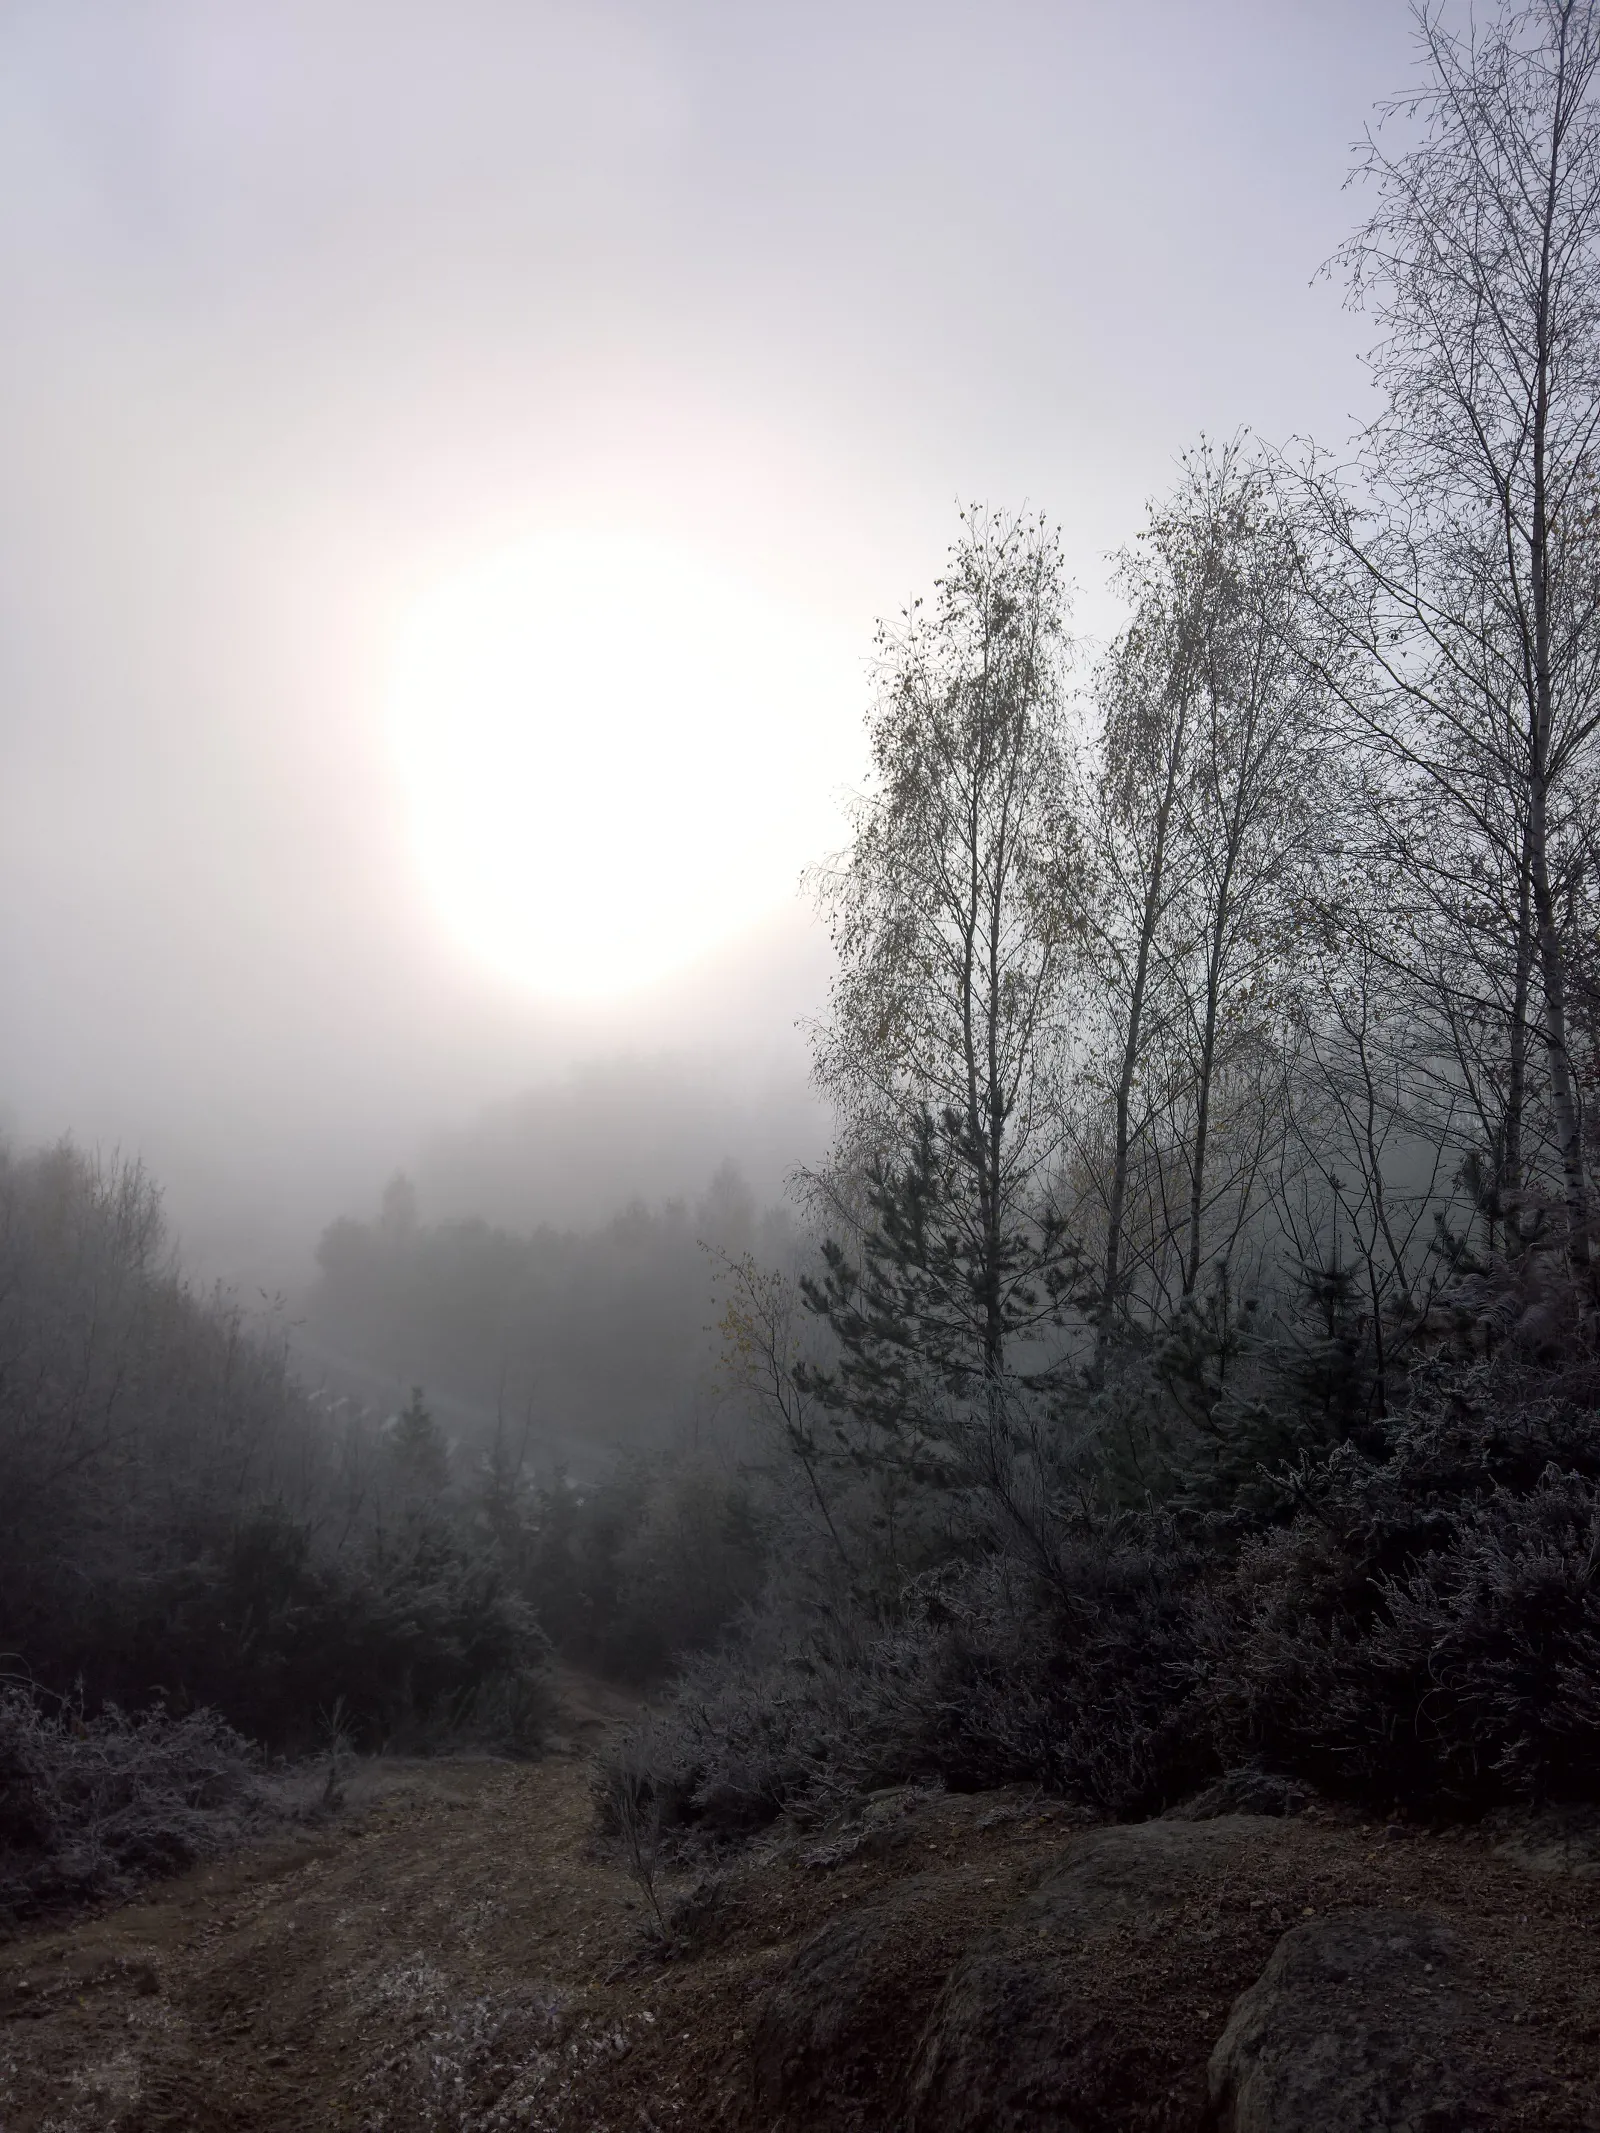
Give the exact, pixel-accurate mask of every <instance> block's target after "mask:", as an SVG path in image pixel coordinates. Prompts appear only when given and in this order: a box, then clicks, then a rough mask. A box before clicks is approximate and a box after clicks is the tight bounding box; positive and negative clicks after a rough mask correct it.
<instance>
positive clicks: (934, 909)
mask: <svg viewBox="0 0 1600 2133" xmlns="http://www.w3.org/2000/svg"><path fill="white" fill-rule="evenodd" d="M1064 611H1065V585H1064V581H1063V573H1062V565H1061V557H1060V551H1059V547H1058V544H1057V541H1056V538H1055V536H1054V535H1053V534H1052V533H1051V531H1050V530H1049V529H1048V528H1047V527H1046V526H1045V525H1043V524H1042V523H1040V522H1037V521H1029V520H1020V519H1007V518H999V517H991V516H988V515H986V514H984V513H982V512H979V511H969V512H967V513H965V514H964V515H963V520H962V531H961V536H960V538H959V540H958V541H957V543H956V544H955V547H954V549H953V551H952V554H951V558H950V563H949V567H948V569H947V570H946V572H945V575H944V576H943V578H941V580H940V581H939V584H938V588H937V593H936V597H935V600H934V603H933V606H932V609H931V611H925V610H924V609H923V608H922V607H921V605H920V603H919V604H918V605H916V606H914V607H912V608H911V609H910V610H909V611H908V613H907V614H905V615H904V616H903V617H902V618H901V621H900V623H899V624H898V625H897V626H895V627H893V628H885V629H883V630H882V631H880V635H879V662H878V686H877V695H876V702H875V705H874V708H873V711H872V714H871V719H870V727H869V732H870V741H871V753H872V773H873V774H872V783H871V788H870V790H869V791H868V793H867V794H866V796H865V797H864V798H863V799H862V800H861V801H860V803H859V805H858V806H857V809H856V813H855V820H854V837H853V841H852V843H851V846H850V849H849V851H848V852H847V853H846V854H845V855H844V857H843V858H842V860H841V861H840V862H839V863H838V864H837V865H836V866H835V867H834V868H833V869H831V870H829V871H828V872H826V873H825V874H823V875H822V876H821V877H820V878H819V880H818V883H817V888H818V891H819V900H820V902H821V905H822V908H823V910H824V912H825V914H826V916H827V918H828V921H829V924H830V928H831V931H832V936H833V941H834V946H835V949H836V951H837V954H838V960H839V974H838V977H837V980H836V982H835V985H834V989H833V997H832V1002H831V1012H830V1014H829V1017H828V1019H827V1020H826V1022H825V1023H824V1024H823V1026H822V1027H821V1028H820V1029H819V1031H818V1032H817V1038H816V1048H815V1063H816V1077H817V1081H818V1083H819V1085H820V1087H821V1088H822V1089H823V1091H824V1092H825V1093H826V1094H827V1095H828V1096H830V1097H831V1098H832V1099H833V1100H834V1102H835V1104H836V1106H837V1108H838V1110H839V1112H840V1115H841V1118H842V1121H843V1126H844V1137H843V1141H842V1143H841V1149H840V1167H842V1168H845V1169H849V1168H851V1167H852V1166H853V1167H854V1169H855V1173H856V1175H857V1176H858V1177H860V1178H865V1177H866V1176H867V1175H868V1174H869V1173H871V1174H872V1175H874V1176H875V1177H876V1180H877V1183H876V1185H875V1186H873V1187H872V1188H870V1190H869V1191H868V1193H867V1196H866V1200H865V1202H860V1201H858V1206H861V1207H862V1208H863V1210H864V1222H865V1224H866V1226H869V1227H870V1226H871V1225H873V1224H875V1223H876V1224H878V1225H879V1226H881V1222H882V1216H883V1210H884V1208H885V1207H886V1206H887V1205H888V1204H889V1201H888V1200H886V1198H885V1193H886V1191H889V1198H890V1199H893V1200H894V1201H895V1204H897V1205H898V1204H899V1199H900V1198H901V1197H903V1195H899V1194H898V1193H897V1192H895V1191H890V1190H889V1188H890V1183H891V1181H892V1180H894V1179H899V1180H900V1181H901V1183H902V1184H903V1183H905V1181H906V1180H911V1181H913V1182H914V1184H915V1190H916V1194H917V1195H920V1196H922V1198H923V1200H926V1197H927V1196H928V1195H929V1194H933V1195H936V1197H937V1200H938V1209H937V1218H936V1220H929V1221H926V1222H924V1223H923V1227H922V1231H921V1233H922V1234H924V1235H931V1234H934V1233H937V1236H938V1238H939V1248H938V1251H937V1253H936V1254H935V1255H934V1258H933V1259H932V1260H930V1262H929V1266H928V1267H927V1268H926V1269H924V1274H925V1276H926V1282H932V1283H933V1284H934V1285H935V1287H937V1289H938V1291H939V1302H938V1311H939V1312H940V1313H941V1314H942V1315H943V1318H944V1320H945V1322H946V1324H947V1329H948V1331H949V1333H950V1336H951V1337H952V1338H957V1337H958V1338H959V1340H960V1341H961V1342H963V1343H965V1344H966V1348H967V1352H968V1354H969V1357H970V1359H971V1362H972V1364H973V1365H974V1366H975V1368H976V1370H977V1371H978V1373H979V1375H980V1376H981V1378H982V1379H983V1380H984V1381H986V1382H987V1383H988V1384H989V1385H990V1386H991V1387H995V1386H998V1385H999V1383H1000V1382H1001V1381H1002V1380H1003V1378H1004V1376H1005V1373H1006V1370H1007V1367H1008V1348H1009V1346H1010V1344H1011V1343H1012V1342H1013V1341H1014V1339H1015V1338H1016V1337H1017V1336H1018V1334H1019V1333H1026V1332H1027V1331H1028V1330H1029V1329H1030V1328H1031V1327H1033V1326H1035V1325H1036V1324H1037V1323H1038V1322H1040V1320H1041V1318H1042V1317H1043V1316H1046V1315H1048V1313H1049V1311H1050V1310H1051V1309H1052V1308H1053V1304H1052V1303H1051V1299H1050V1293H1049V1291H1050V1284H1049V1282H1048V1280H1047V1279H1046V1277H1047V1276H1048V1275H1049V1273H1050V1270H1051V1269H1052V1268H1053V1267H1060V1266H1062V1265H1064V1264H1065V1263H1066V1261H1067V1259H1068V1257H1069V1256H1070V1247H1069V1246H1068V1244H1067V1242H1066V1240H1065V1239H1064V1237H1063V1236H1062V1234H1061V1231H1060V1227H1059V1225H1058V1224H1057V1223H1055V1222H1054V1221H1053V1220H1052V1219H1051V1217H1050V1214H1049V1210H1048V1208H1047V1206H1046V1204H1045V1203H1046V1196H1047V1186H1048V1180H1049V1176H1050V1171H1051V1167H1052V1164H1053V1162H1054V1158H1055V1155H1056V1152H1057V1149H1058V1146H1059V1140H1060V1133H1061V1117H1062V1104H1061V1071H1062V1060H1061V1051H1060V1043H1061V1028H1062V1013H1061V1008H1062V1000H1063V994H1064V991H1065V988H1066V986H1067V983H1068V980H1069V976H1070V972H1071V969H1072V951H1073V945H1074V942H1075V939H1076V937H1077V927H1078V921H1079V903H1080V868H1079V859H1078V853H1077V849H1076V844H1075V841H1074V836H1073V832H1072V822H1071V816H1070V812H1069V810H1068V808H1067V805H1066V791H1067V739H1066V730H1065V722H1064V709H1063V671H1064V660H1065V653H1066V630H1065V612H1064ZM838 1174H839V1173H838V1168H836V1171H835V1177H836V1178H837V1176H838ZM874 1195H875V1198H874ZM918 1220H919V1221H922V1217H921V1216H919V1218H918ZM908 1234H909V1232H908ZM926 1282H925V1283H924V1304H923V1307H922V1308H923V1315H924V1316H925V1317H926V1316H927V1313H928V1311H930V1310H931V1309H932V1308H933V1305H932V1303H931V1301H930V1300H929V1298H928V1296H927V1294H926ZM930 1322H931V1321H930Z"/></svg>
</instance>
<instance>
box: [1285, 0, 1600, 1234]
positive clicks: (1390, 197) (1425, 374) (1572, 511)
mask: <svg viewBox="0 0 1600 2133" xmlns="http://www.w3.org/2000/svg"><path fill="white" fill-rule="evenodd" d="M1415 19H1416V33H1417V41H1418V45H1419V51H1420V57H1421V60H1422V63H1423V70H1424V77H1425V78H1424V83H1423V86H1422V87H1421V88H1420V89H1419V90H1418V91H1416V92H1414V93H1413V94H1411V95H1410V96H1408V97H1406V98H1404V99H1402V100H1400V101H1399V102H1398V103H1397V104H1395V105H1394V106H1391V107H1389V108H1388V111H1387V113H1386V116H1387V117H1388V118H1390V119H1392V120H1394V121H1396V122H1397V123H1398V124H1400V125H1401V126H1402V127H1403V128H1404V129H1405V131H1406V133H1407V135H1408V145H1406V146H1405V147H1403V148H1399V149H1395V150H1391V149H1390V147H1389V146H1388V145H1387V136H1386V134H1385V131H1384V129H1383V128H1382V127H1381V126H1380V128H1379V129H1378V131H1377V132H1376V133H1374V134H1373V135H1371V136H1369V138H1368V140H1367V142H1366V144H1365V148H1364V151H1363V155H1362V159H1361V166H1360V168H1361V174H1362V175H1363V176H1364V177H1365V178H1366V179H1367V180H1368V181H1369V182H1370V184H1371V185H1372V187H1373V189H1374V194H1375V198H1374V205H1373V209H1372V212H1371V214H1370V215H1369V217H1368V219H1367V220H1366V222H1365V223H1364V224H1363V225H1362V227H1361V228H1360V229H1359V230H1358V231H1357V232H1356V234H1355V236H1354V237H1353V238H1352V239H1351V240H1350V242H1349V244H1348V245H1347V246H1346V247H1345V249H1344V251H1343V253H1342V254H1341V255H1340V256H1341V261H1342V264H1343V266H1344V267H1345V269H1346V270H1347V271H1348V274H1349V277H1350V284H1351V288H1352V292H1353V295H1354V297H1355V299H1356V300H1357V301H1358V302H1361V303H1363V304H1365V305H1367V306H1368V307H1369V308H1370V309H1371V310H1372V312H1373V313H1374V315H1375V316H1376V318H1377V320H1378V322H1379V324H1380V327H1381V329H1382V338H1381V340H1380V341H1379V343H1378V345H1377V347H1376V349H1375V350H1374V352H1373V356H1372V359H1371V360H1372V371H1373V376H1374V380H1375V383H1376V384H1377V386H1378V388H1379V390H1380V392H1381V394H1382V396H1383V407H1382V411H1381V413H1380V414H1379V416H1378V417H1377V419H1376V420H1375V421H1374V423H1373V424H1372V425H1371V427H1370V429H1369V430H1368V431H1367V433H1366V436H1365V439H1364V444H1363V449H1362V451H1361V454H1360V457H1359V459H1358V461H1357V462H1356V463H1355V464H1354V465H1353V466H1352V467H1350V468H1347V469H1344V470H1335V471H1332V472H1330V471H1329V470H1328V469H1327V468H1326V467H1317V466H1313V467H1312V468H1311V470H1310V474H1311V478H1310V480H1309V481H1308V482H1307V484H1306V488H1305V491H1304V493H1305V495H1306V497H1307V499H1308V501H1309V503H1310V506H1311V510H1312V516H1313V519H1314V521H1315V523H1316V525H1317V527H1318V530H1319V532H1320V534H1321V536H1322V537H1323V540H1324V543H1325V549H1324V557H1325V560H1326V561H1327V562H1330V563H1332V564H1333V565H1334V566H1336V567H1335V568H1334V569H1332V570H1331V571H1330V572H1328V573H1327V575H1326V577H1321V576H1319V577H1316V578H1313V580H1311V583H1312V584H1313V586H1316V585H1322V586H1324V587H1325V588H1332V590H1330V591H1328V592H1327V593H1326V597H1327V598H1328V601H1329V611H1330V614H1334V615H1335V616H1336V619H1337V620H1338V622H1339V624H1340V626H1341V628H1342V630H1343V632H1344V636H1345V640H1346V643H1347V645H1348V646H1349V647H1351V648H1353V649H1355V650H1356V651H1358V652H1359V653H1360V654H1361V655H1362V656H1361V660H1360V673H1359V678H1358V679H1357V680H1356V682H1355V683H1354V685H1353V686H1351V687H1350V688H1349V689H1348V690H1347V692H1346V695H1345V703H1346V708H1347V710H1348V711H1349V713H1350V715H1351V718H1352V720H1353V722H1354V724H1355V726H1356V728H1357V729H1358V731H1359V733H1360V734H1361V736H1362V738H1363V739H1364V740H1365V742H1366V743H1367V745H1368V748H1369V750H1370V754H1371V760H1372V764H1373V777H1372V792H1373V800H1374V807H1375V812H1376V818H1377V820H1378V822H1379V824H1380V826H1381V828H1382V830H1383V832H1384V834H1385V835H1386V836H1387V839H1388V843H1389V846H1390V856H1393V857H1398V858H1399V859H1400V860H1401V861H1402V862H1403V866H1404V871H1405V873H1406V874H1407V876H1408V878H1409V880H1410V881H1411V883H1412V885H1413V888H1414V893H1415V894H1416V896H1417V898H1418V899H1419V901H1420V902H1422V903H1424V904H1427V903H1433V902H1438V901H1440V900H1441V899H1442V901H1443V902H1444V904H1445V905H1447V906H1450V907H1452V908H1453V909H1454V910H1455V911H1456V913H1457V914H1459V911H1460V908H1461V907H1462V905H1463V904H1465V905H1466V906H1467V907H1469V908H1470V907H1472V906H1473V905H1474V904H1475V905H1476V924H1477V926H1478V931H1479V938H1480V940H1482V941H1484V942H1486V943H1488V944H1489V946H1490V951H1491V952H1490V953H1489V954H1487V955H1485V956H1474V955H1472V954H1470V953H1469V954H1468V955H1466V956H1465V957H1464V958H1463V959H1460V960H1459V961H1458V962H1457V964H1456V966H1455V967H1454V968H1453V969H1451V970H1450V971H1448V972H1446V973H1444V975H1445V976H1446V978H1447V985H1448V990H1449V994H1450V999H1451V1004H1452V1006H1453V1008H1454V1010H1455V1011H1456V1012H1457V1013H1458V1014H1459V1015H1461V1016H1464V1017H1465V1018H1466V1019H1467V1020H1468V1021H1469V1022H1471V1021H1473V1020H1474V1018H1476V1020H1477V1021H1478V1022H1479V1023H1481V1021H1482V1019H1483V1018H1484V1017H1486V1016H1487V1017H1490V1018H1492V1017H1494V1016H1496V1015H1498V1016H1499V1017H1501V1018H1502V1019H1503V1021H1504V1022H1505V1024H1506V1027H1507V1041H1506V1046H1505V1050H1506V1073H1505V1101H1504V1105H1503V1116H1502V1118H1501V1120H1500V1124H1499V1127H1498V1130H1497V1132H1496V1135H1495V1140H1496V1162H1497V1164H1498V1167H1499V1169H1500V1172H1501V1177H1500V1180H1499V1183H1500V1186H1501V1188H1502V1189H1503V1192H1504V1194H1505V1195H1506V1196H1509V1197H1513V1198H1514V1197H1516V1196H1517V1195H1519V1194H1520V1193H1521V1191H1522V1189H1523V1187H1524V1185H1525V1183H1526V1182H1527V1180H1526V1178H1525V1177H1524V1176H1523V1175H1522V1174H1521V1173H1522V1172H1523V1171H1524V1169H1525V1168H1526V1167H1527V1166H1528V1165H1529V1163H1530V1151H1529V1136H1528V1132H1527V1112H1528V1102H1529V1094H1528V1091H1527V1089H1526V1087H1525V1083H1526V1080H1527V1077H1528V1076H1529V1075H1530V1074H1531V1071H1532V1066H1533V1060H1532V1057H1531V1051H1530V1047H1529V1045H1528V1042H1527V1039H1528V1037H1529V1036H1530V1035H1532V1034H1534V1030H1533V1029H1530V1024H1533V1025H1534V1026H1535V1028H1536V1033H1537V1039H1538V1050H1539V1053H1540V1055H1541V1056H1542V1065H1543V1077H1542V1080H1543V1089H1542V1100H1543V1102H1544V1104H1545V1106H1546V1107H1547V1111H1548V1117H1549V1122H1550V1138H1551V1141H1552V1143H1553V1148H1554V1158H1555V1168H1556V1173H1557V1176H1556V1180H1555V1182H1556V1184H1557V1187H1558V1200H1559V1203H1560V1205H1561V1206H1562V1208H1563V1212H1564V1223H1563V1228H1564V1235H1565V1241H1566V1247H1567V1250H1568V1251H1569V1253H1570V1254H1571V1256H1572V1258H1573V1259H1574V1260H1575V1261H1577V1262H1579V1263H1581V1264H1585V1265H1586V1264H1587V1263H1588V1260H1589V1256H1590V1207H1589V1185H1588V1180H1587V1176H1586V1168H1585V1159H1584V1149H1583V1131H1582V1118H1581V1106H1580V1094H1579V1087H1578V1083H1577V1080H1576V1077H1575V1075H1574V1069H1573V1060H1572V1056H1571V1048H1570V1039H1569V1031H1568V1020H1569V1016H1568V962H1569V955H1570V946H1569V932H1570V928H1569V925H1568V920H1567V914H1568V911H1569V908H1570V906H1571V902H1572V899H1573V897H1574V896H1575V895H1576V893H1577V891H1578V888H1579V885H1580V879H1581V875H1582V871H1583V868H1584V867H1585V865H1586V864H1587V858H1586V842H1587V840H1586V837H1585V835H1584V816H1585V813H1586V811H1587V804H1588V802H1589V801H1590V800H1591V799H1592V796H1593V795H1592V788H1593V780H1594V762H1593V758H1594V748H1595V739H1596V733H1597V729H1600V567H1597V566H1600V545H1597V541H1600V516H1597V508H1596V506H1597V491H1596V475H1597V467H1596V448H1597V443H1600V99H1597V88H1596V84H1597V72H1600V7H1597V6H1596V4H1595V0H1531V4H1528V5H1523V6H1514V7H1512V8H1510V9H1509V10H1508V11H1507V12H1506V13H1504V14H1503V15H1502V16H1501V17H1500V18H1499V19H1498V20H1497V21H1495V22H1494V23H1492V24H1490V25H1488V26H1481V25H1479V24H1477V23H1476V22H1473V23H1469V25H1468V26H1467V28H1466V29H1465V30H1463V31H1461V32H1459V33H1457V32H1454V31H1452V30H1450V29H1449V28H1447V26H1446V24H1445V21H1444V19H1443V17H1442V15H1441V13H1440V11H1439V10H1438V9H1437V8H1436V7H1434V6H1432V5H1425V6H1420V7H1418V9H1417V10H1416V17H1415ZM1453 922H1454V921H1453Z"/></svg>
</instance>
